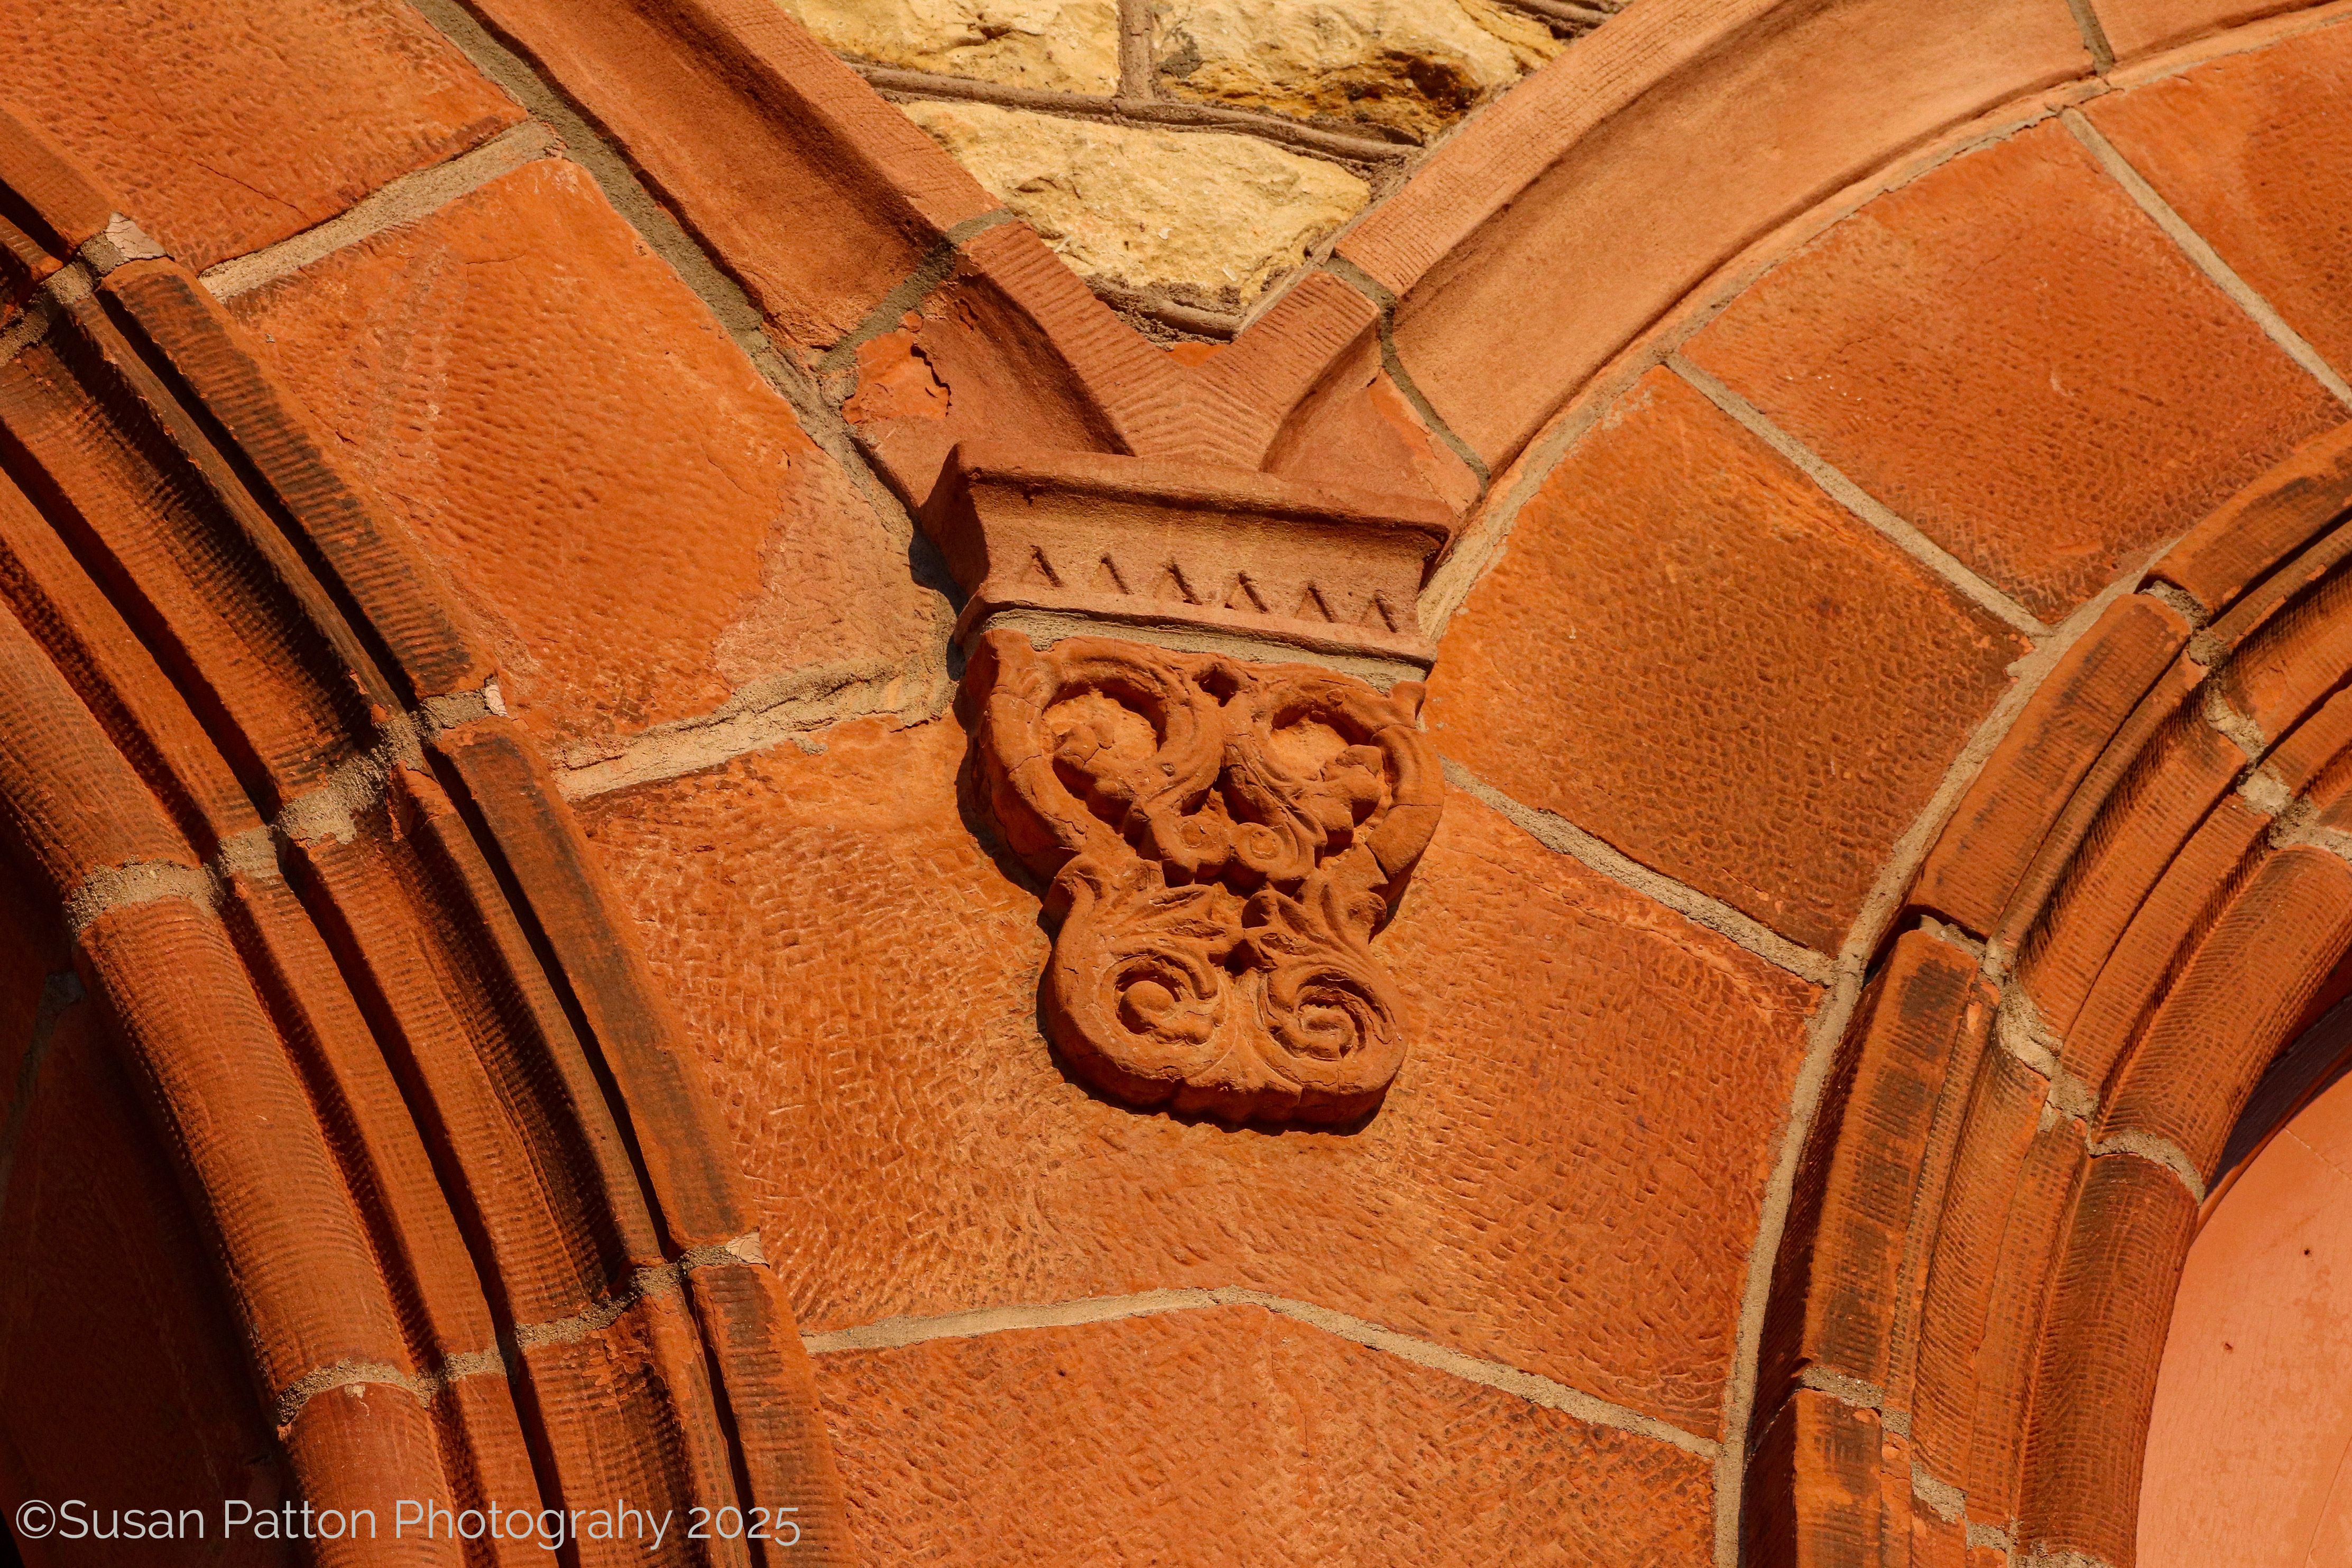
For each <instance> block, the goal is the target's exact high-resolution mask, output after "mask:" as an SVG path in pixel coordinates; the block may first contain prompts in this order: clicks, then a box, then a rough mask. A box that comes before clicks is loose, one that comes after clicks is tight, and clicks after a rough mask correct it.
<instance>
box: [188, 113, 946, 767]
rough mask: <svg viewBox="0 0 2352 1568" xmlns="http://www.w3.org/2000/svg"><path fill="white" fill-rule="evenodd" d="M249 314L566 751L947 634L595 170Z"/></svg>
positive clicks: (489, 194)
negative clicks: (823, 665)
mask: <svg viewBox="0 0 2352 1568" xmlns="http://www.w3.org/2000/svg"><path fill="white" fill-rule="evenodd" d="M233 309H234V310H235V313H236V315H237V316H238V317H239V318H240V319H241V320H242V321H243V322H244V324H245V325H246V327H247V329H248V330H249V331H251V332H252V333H253V334H254V336H255V338H256V339H257V340H258V342H259V346H260V348H261V350H262V352H263V353H265V354H266V355H268V358H269V362H270V364H271V367H272V368H273V369H274V370H276V371H277V372H278V374H280V375H282V376H284V377H285V378H286V380H287V381H288V382H289V384H292V385H293V386H294V388H295V389H296V390H297V392H298V393H299V395H301V396H302V398H303V399H304V400H305V401H306V402H307V403H308V404H309V405H310V407H311V408H312V409H314V410H316V411H317V412H318V413H319V415H320V417H321V418H322V419H323V420H324V421H325V422H326V424H327V425H328V426H329V427H330V428H331V429H333V430H335V431H336V432H337V433H338V434H340V435H341V437H343V439H344V440H345V441H346V442H348V443H349V445H350V449H351V452H352V457H353V458H354V461H355V466H356V467H357V468H359V470H360V471H361V472H362V475H363V477H365V478H367V479H370V480H372V481H373V483H374V485H375V486H376V488H377V489H378V490H379V491H380V492H381V493H382V494H383V497H384V499H385V500H386V501H388V502H389V503H390V506H391V510H393V511H394V513H395V514H396V515H397V516H398V517H399V518H400V519H401V521H404V522H405V523H406V524H407V525H408V526H409V527H410V528H412V529H413V530H415V533H416V536H417V537H418V539H419V540H420V541H421V542H423V544H424V546H425V549H426V551H427V552H430V553H431V554H432V556H433V557H434V558H435V559H436V561H437V562H438V563H439V564H440V565H441V566H442V567H443V568H444V570H445V571H446V573H447V575H448V577H449V579H450V581H451V583H452V584H453V585H454V588H455V591H456V593H457V596H458V597H459V598H460V599H461V600H462V601H463V602H464V603H465V604H466V605H467V606H468V607H469V608H470V609H471V610H472V611H473V612H474V614H475V615H476V616H478V619H479V621H480V623H481V625H482V626H483V627H484V629H485V631H486V632H487V634H488V636H489V637H490V639H491V642H492V646H493V647H496V649H497V651H498V655H499V660H500V677H499V679H500V684H501V689H502V690H503V691H504V694H505V696H506V699H507V701H508V703H509V706H510V707H511V708H512V709H513V710H515V711H516V712H517V713H518V715H519V716H520V717H521V718H522V720H523V721H524V722H525V723H526V724H528V725H529V726H530V728H531V730H532V731H534V732H535V733H536V734H537V735H538V736H539V737H540V738H541V740H542V741H544V742H555V743H557V744H558V745H559V746H560V745H562V744H563V743H565V742H579V741H583V739H586V740H588V741H589V742H591V744H590V751H589V753H588V754H593V752H594V750H595V748H594V746H593V740H594V738H598V737H605V736H611V735H614V734H626V733H629V732H631V731H639V730H643V729H645V728H646V727H647V726H649V725H655V724H659V723H662V722H664V721H672V720H677V719H679V718H683V717H687V716H689V715H694V714H699V713H702V712H706V711H708V710H710V709H712V708H714V707H717V706H718V705H719V704H720V703H722V702H724V701H725V700H727V699H728V698H729V697H730V695H731V694H732V693H734V692H736V691H738V690H739V689H741V688H743V687H744V686H746V685H747V684H749V683H751V682H754V681H757V680H759V679H761V678H762V677H764V676H767V675H770V674H772V673H774V672H778V671H782V670H787V669H791V668H796V667H801V666H806V665H810V664H815V663H820V662H831V661H838V660H847V659H855V658H859V657H861V656H864V657H867V658H872V657H877V656H880V657H887V658H903V657H905V656H906V655H907V653H908V651H909V650H910V649H912V648H913V647H915V646H916V645H917V643H918V641H919V639H920V638H921V637H923V636H924V631H925V626H926V624H927V618H928V616H929V614H930V610H929V603H930V601H929V599H928V596H926V595H922V594H921V593H920V591H919V590H918V589H916V588H915V587H914V586H913V585H912V584H910V583H909V581H908V574H907V566H906V555H905V551H906V546H905V543H904V542H903V541H902V540H894V539H893V538H891V537H890V535H889V534H888V533H887V531H886V530H885V528H884V526H883V524H882V522H881V521H880V520H879V519H878V518H877V516H876V514H875V513H874V511H873V510H872V509H871V508H869V507H868V506H867V504H866V502H865V500H863V499H862V498H861V497H860V496H859V495H858V494H857V492H856V489H854V488H853V487H852V485H851V483H850V481H849V479H848V478H847V476H845V474H844V473H843V472H842V471H841V469H840V468H839V467H838V466H837V465H835V462H834V461H833V459H832V458H829V457H827V456H826V455H825V454H824V452H823V451H821V450H820V449H819V448H818V447H816V446H815V444H814V443H813V442H812V441H811V440H810V439H809V438H808V437H807V436H806V435H805V434H804V433H803V431H802V429H801V427H800V426H799V424H798V423H797V422H796V421H795V419H794V418H793V413H792V410H791V408H790V406H789V405H787V404H785V402H784V401H783V400H782V397H780V396H778V395H776V393H775V392H774V391H772V389H771V388H770V387H769V386H768V385H767V384H765V383H764V382H762V381H761V380H760V379H759V377H758V376H757V375H756V374H754V373H753V371H752V369H751V365H750V364H749V363H748V362H746V361H745V359H744V358H743V356H742V354H741V353H740V351H739V350H738V349H737V348H736V347H735V345H734V344H733V343H732V342H730V341H729V340H728V338H727V336H726V334H725V333H724V331H721V329H720V328H719V324H718V322H717V321H715V320H714V319H713V318H712V317H711V315H710V313H709V310H706V309H705V308H704V307H703V305H702V303H701V301H700V300H697V299H696V298H695V297H694V296H693V295H692V294H690V293H689V292H688V290H687V289H686V288H685V286H684V285H683V284H681V283H680V282H679V281H678V280H677V277H676V275H675V274H673V273H672V272H671V271H670V270H669V268H667V266H665V265H664V264H663V263H662V262H661V261H660V260H658V259H657V258H655V257H654V256H653V255H652V254H651V253H649V252H648V251H647V250H646V247H645V246H644V244H643V243H642V242H640V241H639V240H638V239H637V237H635V234H634V233H632V232H631V230H630V229H629V227H628V226H627V225H626V224H625V223H624V222H622V220H621V219H620V218H619V217H618V216H616V215H615V214H614V212H613V211H612V209H611V208H610V207H609V206H607V205H605V204H604V198H603V196H602V195H599V194H598V193H597V191H596V189H595V187H594V185H593V184H592V183H591V181H590V180H589V178H588V176H587V175H586V174H584V173H583V172H582V171H581V170H580V169H579V168H578V167H577V166H575V165H573V164H571V163H562V162H560V161H554V160H548V161H543V162H541V163H533V164H531V165H530V166H528V167H526V168H524V169H521V170H519V171H517V172H516V173H514V174H509V175H508V176H506V177H505V178H503V179H500V180H499V181H496V182H494V183H493V184H489V185H488V186H485V187H484V188H483V189H481V190H479V191H478V192H475V193H474V194H473V195H468V196H467V197H465V198H464V199H463V200H461V201H457V202H455V203H452V204H451V205H448V206H446V207H444V208H443V209H441V210H440V211H439V212H437V213H436V214H434V215H433V216H431V217H429V218H426V219H424V220H423V221H421V222H419V223H416V224H415V225H412V226H404V227H402V228H400V229H397V230H394V231H392V232H390V233H388V234H385V235H383V236H380V237H376V238H374V239H371V240H368V241H366V242H363V243H362V244H360V245H357V246H353V247H351V248H349V249H346V250H341V251H338V252H336V253H335V254H334V255H333V256H331V257H329V258H327V259H325V260H324V261H321V262H320V263H318V264H317V265H315V266H312V267H310V268H305V269H304V270H303V271H302V272H300V273H299V274H297V275H295V276H294V277H292V278H289V279H286V280H284V281H282V282H279V283H275V284H272V285H269V286H268V287H267V288H264V289H258V290H257V291H255V292H254V293H252V294H248V295H245V296H242V297H240V298H238V299H237V300H236V301H235V302H234V306H233ZM573 755H574V756H575V760H576V758H577V755H578V754H577V753H574V754H573Z"/></svg>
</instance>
